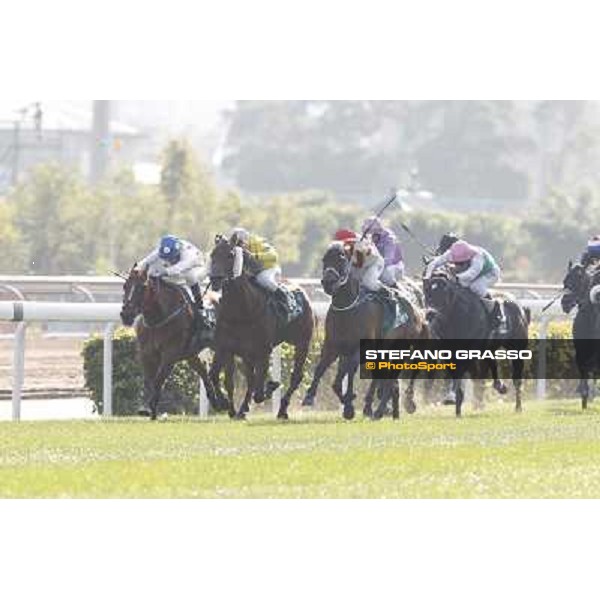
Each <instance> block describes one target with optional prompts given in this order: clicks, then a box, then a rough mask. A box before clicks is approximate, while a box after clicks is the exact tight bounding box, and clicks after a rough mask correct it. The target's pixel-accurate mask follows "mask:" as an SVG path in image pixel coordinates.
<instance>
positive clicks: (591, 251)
mask: <svg viewBox="0 0 600 600" xmlns="http://www.w3.org/2000/svg"><path fill="white" fill-rule="evenodd" d="M587 254H588V256H589V257H590V258H598V257H600V236H598V235H595V236H594V237H593V238H592V239H591V240H589V241H588V244H587Z"/></svg>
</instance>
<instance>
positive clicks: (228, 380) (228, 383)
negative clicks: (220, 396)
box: [225, 356, 235, 418]
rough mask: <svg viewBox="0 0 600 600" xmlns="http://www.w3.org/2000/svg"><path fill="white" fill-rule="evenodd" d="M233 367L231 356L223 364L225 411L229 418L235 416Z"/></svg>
mask: <svg viewBox="0 0 600 600" xmlns="http://www.w3.org/2000/svg"><path fill="white" fill-rule="evenodd" d="M234 369H235V363H234V361H233V356H232V357H231V360H230V361H228V363H227V364H226V365H225V391H226V392H227V401H226V405H227V412H228V414H229V416H230V417H231V418H233V417H234V416H235V404H234V397H233V392H234V388H235V378H234Z"/></svg>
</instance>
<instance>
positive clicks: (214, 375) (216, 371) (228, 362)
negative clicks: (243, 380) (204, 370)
mask: <svg viewBox="0 0 600 600" xmlns="http://www.w3.org/2000/svg"><path fill="white" fill-rule="evenodd" d="M223 367H224V368H225V385H226V386H227V385H228V382H229V385H232V380H233V355H232V354H231V353H227V354H224V353H219V352H215V356H214V359H213V363H212V366H211V368H210V371H209V372H208V377H209V379H210V382H211V383H212V386H213V390H214V392H215V395H216V397H217V398H218V400H219V403H220V404H222V405H227V412H228V414H229V416H230V417H231V418H232V419H233V417H234V416H235V404H234V398H233V392H232V393H229V390H228V393H227V398H226V397H225V395H224V394H223V390H222V389H221V381H220V378H219V376H220V374H221V370H222V369H223Z"/></svg>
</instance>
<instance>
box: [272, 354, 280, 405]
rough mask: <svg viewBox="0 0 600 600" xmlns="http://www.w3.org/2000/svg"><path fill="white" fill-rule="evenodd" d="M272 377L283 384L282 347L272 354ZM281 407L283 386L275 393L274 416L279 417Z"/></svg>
mask: <svg viewBox="0 0 600 600" xmlns="http://www.w3.org/2000/svg"><path fill="white" fill-rule="evenodd" d="M271 376H272V377H273V379H274V380H275V381H278V382H279V383H280V384H281V346H277V348H275V349H274V350H273V353H272V354H271ZM280 406H281V385H280V386H279V387H278V388H277V389H276V390H275V391H274V392H273V402H272V407H273V414H274V415H277V413H278V412H279V408H280Z"/></svg>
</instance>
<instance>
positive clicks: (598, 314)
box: [561, 262, 600, 410]
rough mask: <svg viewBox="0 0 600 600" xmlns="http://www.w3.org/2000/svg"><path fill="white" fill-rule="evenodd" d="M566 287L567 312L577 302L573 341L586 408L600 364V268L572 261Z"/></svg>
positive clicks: (563, 298)
mask: <svg viewBox="0 0 600 600" xmlns="http://www.w3.org/2000/svg"><path fill="white" fill-rule="evenodd" d="M563 288H564V289H565V292H566V293H565V294H564V295H563V297H562V300H561V304H562V308H563V311H564V312H565V313H569V312H570V311H571V310H572V308H573V306H574V305H577V314H576V315H575V319H574V320H573V344H574V346H575V362H576V364H577V369H578V371H579V377H580V382H579V392H580V394H581V408H582V409H583V410H585V409H586V408H587V405H588V400H589V397H590V386H589V381H588V380H589V377H590V375H591V374H592V373H593V371H595V370H597V369H598V368H599V367H600V342H599V341H598V340H599V339H600V270H598V269H597V268H596V269H592V268H588V269H586V268H585V267H584V266H583V265H581V264H575V265H574V264H573V263H572V262H569V266H568V268H567V274H566V275H565V278H564V281H563Z"/></svg>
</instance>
